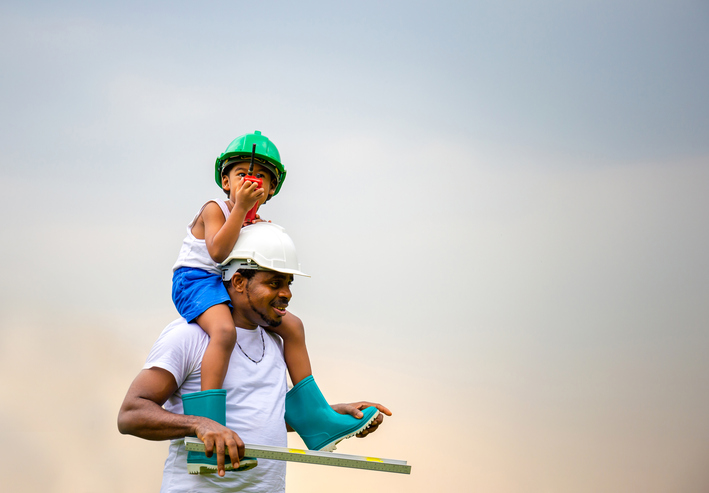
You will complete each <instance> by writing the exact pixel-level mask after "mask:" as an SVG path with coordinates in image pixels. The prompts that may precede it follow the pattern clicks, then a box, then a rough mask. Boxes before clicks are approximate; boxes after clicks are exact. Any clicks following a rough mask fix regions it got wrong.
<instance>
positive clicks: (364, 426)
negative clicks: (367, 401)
mask: <svg viewBox="0 0 709 493" xmlns="http://www.w3.org/2000/svg"><path fill="white" fill-rule="evenodd" d="M377 416H379V411H377V412H376V413H374V415H372V417H371V418H370V419H369V420H367V421H364V422H363V423H362V426H360V427H359V428H357V429H355V430H354V431H352V432H350V433H349V434H347V435H345V436H343V437H340V438H336V439H335V440H332V441H331V442H328V443H327V444H325V445H324V446H323V447H320V448H319V449H317V450H319V451H321V452H332V451H333V450H335V449H336V448H337V444H338V443H340V442H341V441H342V440H346V439H348V438H350V437H353V436H355V435H356V434H357V433H360V432H362V431H364V430H366V429H367V428H369V427H370V425H371V424H372V422H373V421H374V420H375V419H377Z"/></svg>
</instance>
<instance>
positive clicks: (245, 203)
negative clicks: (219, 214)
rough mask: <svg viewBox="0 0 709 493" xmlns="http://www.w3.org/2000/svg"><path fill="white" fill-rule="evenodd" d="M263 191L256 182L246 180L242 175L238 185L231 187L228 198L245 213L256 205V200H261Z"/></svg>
mask: <svg viewBox="0 0 709 493" xmlns="http://www.w3.org/2000/svg"><path fill="white" fill-rule="evenodd" d="M264 193H265V192H264V190H263V188H259V186H258V184H257V183H254V182H252V181H246V180H245V179H244V178H243V177H242V178H241V180H239V183H238V185H237V186H236V187H235V188H232V189H231V191H230V193H229V198H230V199H231V201H232V202H233V203H234V207H239V208H241V209H242V210H243V211H244V213H246V212H248V211H250V210H251V209H252V208H253V207H254V206H255V205H256V202H260V201H261V198H263V196H264Z"/></svg>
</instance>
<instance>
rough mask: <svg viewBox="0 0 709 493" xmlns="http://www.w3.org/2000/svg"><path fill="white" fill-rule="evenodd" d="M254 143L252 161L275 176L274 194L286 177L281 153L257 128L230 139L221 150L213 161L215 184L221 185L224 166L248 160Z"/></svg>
mask: <svg viewBox="0 0 709 493" xmlns="http://www.w3.org/2000/svg"><path fill="white" fill-rule="evenodd" d="M254 144H256V152H255V153H254V161H255V162H257V163H258V164H261V165H263V166H265V167H266V168H268V169H269V170H270V171H271V173H273V176H275V177H276V190H275V191H274V192H273V195H276V194H277V193H278V191H279V190H280V189H281V186H282V185H283V182H284V181H285V179H286V168H285V167H284V166H283V165H282V164H281V155H280V154H279V153H278V149H276V145H275V144H274V143H273V142H271V141H270V140H269V139H268V137H266V136H265V135H261V132H260V131H258V130H256V131H255V132H254V133H252V134H246V135H242V136H241V137H237V138H235V139H234V140H232V141H231V144H229V145H228V146H227V148H226V151H224V152H222V154H221V155H220V156H219V157H218V158H217V161H216V162H215V163H214V179H215V180H216V181H217V185H219V187H221V186H222V171H223V170H224V168H225V166H227V165H229V164H231V163H233V162H239V161H248V160H250V159H251V150H252V148H253V145H254Z"/></svg>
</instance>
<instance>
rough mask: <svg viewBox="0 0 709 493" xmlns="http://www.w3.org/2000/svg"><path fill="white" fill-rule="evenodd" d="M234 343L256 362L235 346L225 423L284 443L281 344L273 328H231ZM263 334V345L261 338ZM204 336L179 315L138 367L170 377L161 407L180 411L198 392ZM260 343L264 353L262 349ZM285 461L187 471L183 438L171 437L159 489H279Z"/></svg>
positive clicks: (251, 438) (258, 439)
mask: <svg viewBox="0 0 709 493" xmlns="http://www.w3.org/2000/svg"><path fill="white" fill-rule="evenodd" d="M236 331H237V341H238V343H239V345H240V346H241V348H243V351H244V352H245V353H246V354H248V355H249V356H250V357H251V358H252V359H254V360H256V361H258V360H259V358H261V355H262V354H263V355H264V356H263V360H262V361H260V362H259V363H258V364H256V363H254V362H253V361H251V360H249V359H248V358H247V357H246V356H245V355H244V352H242V350H241V349H239V347H238V346H235V347H234V351H233V352H232V354H231V359H230V360H229V369H228V370H227V374H226V378H225V379H224V386H223V388H224V389H226V390H227V395H226V408H227V410H226V426H227V427H228V428H229V429H231V430H234V431H235V432H236V433H238V435H239V437H241V439H242V440H243V441H244V443H251V444H258V445H273V446H277V447H286V446H287V437H286V424H285V420H284V418H283V416H284V413H285V395H286V391H287V389H288V388H287V382H286V363H285V360H284V359H283V342H282V341H281V338H280V337H279V336H278V335H276V334H273V333H272V332H269V331H266V330H263V329H262V328H260V327H258V328H257V329H256V330H247V329H241V328H238V327H237V328H236ZM261 333H263V341H264V342H263V343H262V342H261ZM208 342H209V336H207V334H206V333H205V332H204V331H203V330H202V329H201V328H200V326H199V325H197V324H188V323H187V322H186V321H185V319H184V318H181V319H178V320H175V321H174V322H172V323H171V324H170V325H168V326H167V327H166V328H165V330H163V332H162V334H160V337H159V338H158V340H157V341H156V342H155V344H154V345H153V348H152V349H151V351H150V354H149V355H148V359H147V361H146V363H145V365H144V366H143V368H153V367H158V368H163V369H165V370H167V371H169V372H170V373H172V375H173V376H174V377H175V380H176V382H177V386H178V389H177V391H176V392H175V393H174V394H173V395H172V396H171V397H170V398H169V399H168V401H167V402H166V403H165V406H164V407H165V409H166V410H168V411H170V412H173V413H177V414H182V413H183V408H182V395H183V394H189V393H191V392H199V391H200V388H201V385H200V377H201V364H202V356H203V355H204V351H205V349H206V347H207V343H208ZM264 345H265V353H264V349H263V348H264ZM285 476H286V465H285V462H283V461H272V460H265V459H259V460H258V466H257V467H255V468H254V469H251V470H249V471H244V472H229V471H227V473H226V475H225V477H224V478H220V477H219V476H218V475H217V474H204V475H193V474H189V473H188V472H187V452H186V451H185V446H184V440H182V439H179V440H172V441H171V443H170V451H169V454H168V457H167V460H166V461H165V469H164V471H163V482H162V488H161V490H160V491H161V493H177V492H183V493H187V492H193V491H194V492H197V491H199V492H200V493H201V492H212V491H213V492H220V493H222V492H230V491H245V492H254V493H255V492H259V493H263V492H268V493H271V492H284V491H285Z"/></svg>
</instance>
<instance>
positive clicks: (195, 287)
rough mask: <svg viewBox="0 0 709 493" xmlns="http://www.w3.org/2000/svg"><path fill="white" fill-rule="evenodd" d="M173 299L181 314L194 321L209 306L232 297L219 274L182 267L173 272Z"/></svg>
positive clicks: (227, 301) (224, 301) (228, 301)
mask: <svg viewBox="0 0 709 493" xmlns="http://www.w3.org/2000/svg"><path fill="white" fill-rule="evenodd" d="M172 301H173V303H175V308H177V311H178V312H179V313H180V315H181V316H183V317H184V318H185V319H186V320H187V321H188V322H192V321H194V319H195V318H197V317H199V316H200V315H202V314H203V313H204V312H205V311H207V308H210V307H212V306H214V305H218V304H220V303H230V302H231V298H229V293H227V290H226V288H225V287H224V284H223V283H222V277H221V276H220V275H219V274H213V273H211V272H207V271H206V270H202V269H194V268H192V267H180V268H179V269H177V270H176V271H175V272H174V273H173V274H172Z"/></svg>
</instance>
